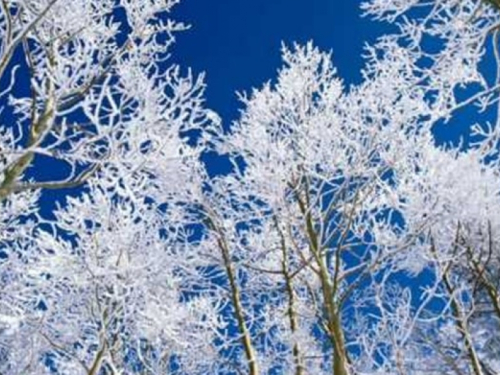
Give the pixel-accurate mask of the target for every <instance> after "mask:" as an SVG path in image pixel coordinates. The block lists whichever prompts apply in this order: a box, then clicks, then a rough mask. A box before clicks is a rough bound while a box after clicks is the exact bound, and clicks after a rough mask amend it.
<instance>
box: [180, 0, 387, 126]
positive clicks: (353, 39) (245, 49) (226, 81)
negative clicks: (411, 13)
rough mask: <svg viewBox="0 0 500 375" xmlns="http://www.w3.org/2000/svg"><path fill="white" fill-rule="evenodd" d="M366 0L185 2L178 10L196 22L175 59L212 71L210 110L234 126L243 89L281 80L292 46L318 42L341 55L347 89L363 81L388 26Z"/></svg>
mask: <svg viewBox="0 0 500 375" xmlns="http://www.w3.org/2000/svg"><path fill="white" fill-rule="evenodd" d="M359 6H360V1H359V0H351V1H342V0H307V1H306V0H183V1H182V2H181V4H179V5H178V6H177V7H176V9H175V11H174V12H173V17H174V18H175V19H176V20H178V21H183V22H186V23H189V24H191V26H192V28H191V29H190V30H189V31H186V32H184V33H181V34H178V36H177V44H176V45H175V47H174V50H173V57H172V60H173V61H175V62H177V63H179V64H180V65H182V66H183V67H191V68H192V69H193V70H194V72H206V82H207V84H208V89H207V92H206V98H207V104H208V106H209V107H210V108H211V109H213V110H215V111H216V112H218V113H219V114H220V115H221V117H222V118H223V120H224V122H225V123H226V124H227V123H229V122H231V121H232V120H234V119H235V118H236V116H237V113H238V108H240V106H239V103H238V100H237V98H236V95H235V92H236V91H247V90H249V89H250V88H252V87H258V86H260V85H262V83H264V82H265V81H267V80H269V79H272V78H274V77H275V76H276V71H277V69H278V68H279V67H280V66H281V61H280V46H281V43H282V42H284V43H286V44H291V43H292V42H299V43H305V42H307V41H309V40H313V41H314V44H315V45H316V46H318V47H320V48H321V49H322V50H327V51H328V50H331V51H332V52H333V60H334V65H335V66H336V67H337V69H338V71H339V75H340V76H341V77H342V78H343V79H344V80H345V82H346V83H353V82H359V80H360V70H361V68H362V66H363V60H362V57H361V54H362V53H363V46H364V44H365V43H366V42H372V41H374V40H375V38H376V37H377V36H380V35H381V34H382V33H383V32H384V30H386V29H384V27H383V26H382V25H381V24H378V23H377V22H374V21H372V20H370V19H369V18H366V17H361V10H360V8H359Z"/></svg>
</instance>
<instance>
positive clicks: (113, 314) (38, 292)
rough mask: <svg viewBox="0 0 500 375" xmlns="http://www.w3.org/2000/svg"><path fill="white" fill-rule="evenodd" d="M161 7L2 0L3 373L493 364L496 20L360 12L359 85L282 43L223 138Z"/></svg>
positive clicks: (446, 0)
mask: <svg viewBox="0 0 500 375" xmlns="http://www.w3.org/2000/svg"><path fill="white" fill-rule="evenodd" d="M176 2H177V1H174V0H171V1H167V2H165V1H151V0H150V1H134V2H130V1H126V0H123V1H115V0H113V1H111V0H110V1H102V0H101V1H83V0H82V1H72V2H71V3H68V2H62V1H57V0H52V1H48V0H45V1H42V0H37V1H3V2H2V3H1V4H2V8H1V13H0V14H1V16H0V30H2V31H1V34H0V35H1V40H0V43H1V44H0V46H1V48H0V84H1V85H3V86H2V93H1V96H0V100H1V102H0V103H1V105H2V106H3V107H2V110H3V113H4V114H5V115H3V117H2V124H0V126H1V129H2V131H1V138H0V142H1V143H0V149H1V150H2V161H1V163H2V165H1V175H2V179H1V180H0V201H1V205H2V211H1V212H0V220H1V221H0V222H1V227H2V232H1V246H0V275H1V278H0V280H1V281H0V282H1V283H2V289H1V294H0V296H1V297H0V358H1V361H0V363H1V364H0V372H1V373H5V374H21V373H29V374H43V373H60V374H88V375H90V374H92V375H97V374H136V373H137V374H139V373H140V374H167V373H168V374H170V373H172V374H175V373H179V374H196V373H200V374H206V373H209V374H211V373H213V374H242V373H248V374H251V375H258V374H268V373H269V374H272V373H283V374H296V375H305V374H323V373H324V374H326V373H330V374H334V375H354V374H356V375H358V374H359V375H361V374H408V375H410V374H412V375H413V374H415V375H416V374H442V373H450V374H451V373H453V374H457V375H463V374H473V375H489V374H493V373H496V372H499V371H500V363H499V362H498V359H497V358H498V355H499V353H500V338H499V337H498V334H497V332H498V324H499V319H500V308H499V306H500V300H499V293H500V287H499V285H498V275H499V265H498V262H499V259H500V253H499V251H498V245H497V244H498V243H499V238H498V234H497V233H500V222H499V221H498V219H497V214H496V213H497V211H498V207H499V204H500V200H499V195H498V189H499V188H498V186H500V185H499V182H500V176H499V169H498V168H499V159H498V156H497V153H498V144H499V143H498V134H499V133H498V126H497V122H498V118H500V117H499V114H498V109H497V106H498V103H497V102H498V97H497V91H498V89H499V79H500V78H499V77H500V75H499V74H498V69H497V68H495V69H496V70H497V74H496V75H495V76H494V77H492V74H490V71H491V66H495V67H498V66H499V65H498V63H499V62H500V58H499V56H500V53H498V51H497V49H498V30H499V28H498V25H500V24H499V22H500V19H499V14H498V11H497V10H496V9H495V7H494V6H490V5H488V4H486V3H485V2H482V1H476V0H474V1H473V0H468V1H455V0H436V1H433V2H418V1H417V2H415V1H392V0H387V1H381V0H373V1H371V2H367V3H365V4H364V6H363V7H364V10H365V11H366V12H367V13H368V14H371V15H372V16H374V17H378V18H380V19H384V20H385V21H388V22H393V23H395V24H396V25H397V26H398V30H399V31H398V32H397V33H394V34H388V35H385V36H382V37H381V38H380V39H379V40H378V42H377V43H376V44H374V45H373V46H370V47H367V64H366V68H365V70H364V72H363V73H364V80H363V82H362V83H361V84H359V85H357V86H352V87H349V88H348V87H345V85H344V84H343V83H342V81H341V79H340V78H339V77H338V76H337V73H336V71H335V69H334V68H333V65H332V62H331V56H330V54H328V53H324V52H321V51H319V50H318V49H317V48H315V47H314V46H313V44H312V43H309V44H307V45H305V46H300V45H295V46H293V48H286V47H283V51H282V53H283V60H284V67H283V68H282V69H281V70H280V71H279V73H278V77H277V79H276V80H275V82H269V83H266V84H265V85H264V86H263V87H262V88H260V89H254V90H253V91H252V92H251V93H250V94H248V95H242V96H241V100H242V103H243V105H244V110H243V111H242V115H241V118H240V119H239V120H238V121H237V122H236V123H234V124H233V125H232V126H231V127H230V128H224V127H222V126H221V124H220V122H219V120H218V118H217V116H216V115H215V114H214V113H213V112H211V111H210V110H208V109H205V108H204V105H203V88H204V84H203V82H202V79H201V78H196V77H194V76H193V75H192V74H191V72H188V73H187V76H183V75H182V73H181V71H180V69H179V68H178V67H176V66H169V64H168V63H166V62H165V61H164V60H165V57H166V56H167V52H168V47H169V46H170V44H171V43H172V42H173V33H175V32H177V31H180V30H182V29H183V28H184V26H183V25H180V24H177V23H174V22H173V21H170V20H169V19H168V13H169V10H170V8H171V7H172V6H173V5H175V3H176ZM493 5H494V4H493ZM417 7H418V11H415V10H416V9H417ZM70 15H71V16H70ZM429 41H430V42H429ZM487 42H488V43H492V45H493V48H492V49H491V50H485V48H486V47H485V46H486V43H487ZM19 56H21V57H22V58H20V57H19ZM495 69H493V71H494V70H495ZM20 72H21V73H24V74H20ZM20 83H22V85H21V84H20ZM28 87H29V92H28V91H27V90H26V88H28ZM475 104H480V105H481V109H482V110H483V112H482V113H483V115H481V114H476V116H477V119H478V124H476V125H474V126H473V127H472V130H469V129H467V130H466V131H464V134H463V135H464V141H463V142H462V143H457V144H448V145H446V144H444V145H443V144H440V143H439V139H437V137H436V132H435V129H436V127H439V126H442V124H443V123H444V122H448V123H453V124H454V126H457V127H458V126H460V123H461V122H462V121H463V119H462V118H461V115H460V111H461V110H464V108H466V109H468V110H470V108H472V107H473V106H474V105H475ZM481 116H483V117H481ZM491 119H493V121H494V123H493V125H490V122H491V121H492V120H491ZM209 151H210V152H217V153H219V154H221V155H225V156H226V157H227V158H228V159H229V160H230V161H231V163H232V166H233V169H232V171H231V172H229V173H227V174H223V175H217V176H215V177H210V176H209V175H208V174H207V173H206V171H205V166H204V164H203V163H202V162H201V156H202V155H203V153H205V152H209ZM46 166H50V168H54V169H58V170H59V171H61V172H62V173H60V174H59V175H58V177H56V178H55V179H48V178H46V177H45V176H43V173H42V172H43V171H45V170H46ZM66 172H67V173H66ZM63 173H64V174H63ZM41 175H42V176H41ZM465 177H466V178H465ZM68 188H76V189H74V190H71V191H68V190H67V189H68ZM48 189H58V190H60V194H61V196H64V199H63V200H62V201H61V202H62V203H60V204H59V205H58V207H56V208H54V209H53V210H51V212H50V214H47V213H45V212H43V210H42V209H41V205H40V202H41V200H43V199H44V194H45V192H46V191H47V190H48Z"/></svg>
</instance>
